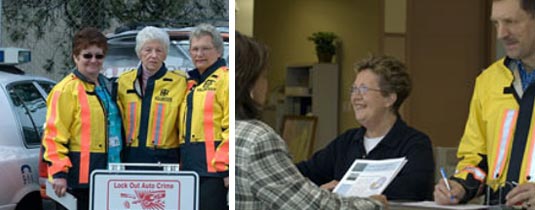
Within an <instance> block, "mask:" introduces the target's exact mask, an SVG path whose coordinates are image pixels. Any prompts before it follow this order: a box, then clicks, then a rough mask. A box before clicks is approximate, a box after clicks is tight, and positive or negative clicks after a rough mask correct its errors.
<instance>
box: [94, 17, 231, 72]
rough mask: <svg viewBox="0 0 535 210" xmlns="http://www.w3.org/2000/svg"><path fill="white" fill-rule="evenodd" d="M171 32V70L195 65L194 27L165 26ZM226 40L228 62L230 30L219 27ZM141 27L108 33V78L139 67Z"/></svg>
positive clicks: (106, 59) (190, 68) (225, 54)
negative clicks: (192, 53)
mask: <svg viewBox="0 0 535 210" xmlns="http://www.w3.org/2000/svg"><path fill="white" fill-rule="evenodd" d="M163 29H164V30H165V31H167V33H169V38H170V39H171V44H170V45H171V46H170V47H169V54H168V55H167V59H166V60H165V65H166V66H167V68H168V69H169V70H181V71H188V70H192V69H194V68H195V67H194V66H193V63H192V62H191V57H190V55H189V34H190V32H191V31H192V30H193V27H186V28H163ZM217 29H218V30H219V31H220V32H221V36H222V37H223V42H224V53H223V58H225V60H226V61H227V62H228V58H229V55H228V47H229V30H228V27H218V28H217ZM139 31H140V29H139V30H138V29H135V30H127V31H124V32H120V33H116V34H112V35H108V53H107V55H106V58H105V59H104V71H103V74H104V75H105V76H107V77H108V78H116V77H118V76H119V75H120V74H121V73H122V72H124V71H127V70H130V69H133V68H137V67H138V65H139V58H138V57H137V55H136V51H135V46H136V36H137V33H138V32H139Z"/></svg>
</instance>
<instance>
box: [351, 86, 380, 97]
mask: <svg viewBox="0 0 535 210" xmlns="http://www.w3.org/2000/svg"><path fill="white" fill-rule="evenodd" d="M370 90H373V91H377V92H382V90H381V89H376V88H369V87H368V86H365V85H361V86H358V87H355V86H351V90H350V92H351V94H352V95H353V94H357V93H358V94H361V95H365V94H366V93H367V92H368V91H370Z"/></svg>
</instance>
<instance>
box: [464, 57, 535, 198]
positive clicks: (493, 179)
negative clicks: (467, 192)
mask: <svg viewBox="0 0 535 210" xmlns="http://www.w3.org/2000/svg"><path fill="white" fill-rule="evenodd" d="M508 61H509V60H507V62H506V60H505V59H501V60H499V61H497V62H495V63H494V64H493V65H491V66H490V67H489V68H488V69H486V70H485V71H483V72H482V73H481V75H479V76H478V77H477V79H476V84H475V88H474V93H473V96H472V100H471V103H470V113H469V116H468V121H467V123H466V127H465V131H464V135H463V137H462V140H461V143H460V145H459V150H458V153H457V157H458V158H460V159H461V160H460V162H459V163H458V165H457V171H456V174H455V175H454V177H456V178H459V179H461V180H464V181H465V182H466V183H467V184H469V185H471V186H482V185H481V184H482V183H486V184H488V185H489V186H490V187H491V188H492V189H493V190H494V191H496V190H497V189H499V188H502V187H507V186H506V185H511V183H514V182H516V183H518V184H522V183H526V182H535V165H534V164H535V161H534V156H533V154H534V146H535V135H534V133H533V132H534V131H535V123H534V121H535V115H533V114H531V115H529V113H532V112H533V108H534V103H533V102H534V100H533V97H534V96H535V85H532V86H530V88H531V89H530V88H528V89H527V90H526V92H525V93H522V92H523V91H522V89H521V85H520V86H519V82H520V81H519V80H518V79H517V80H515V79H514V78H515V76H514V75H513V74H516V71H511V70H510V69H509V68H508V67H507V66H506V63H508ZM508 66H511V65H508ZM517 78H519V77H517ZM522 94H523V95H522ZM515 144H516V145H515ZM513 150H514V152H513ZM515 164H516V165H515ZM509 188H512V187H511V186H510V187H509ZM475 190H477V189H475ZM509 190H510V189H509ZM502 194H504V195H505V194H506V192H502ZM491 199H492V198H491ZM502 201H503V202H505V201H504V200H503V199H502Z"/></svg>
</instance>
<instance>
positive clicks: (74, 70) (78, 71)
mask: <svg viewBox="0 0 535 210" xmlns="http://www.w3.org/2000/svg"><path fill="white" fill-rule="evenodd" d="M72 73H73V74H74V76H76V77H78V79H80V80H82V81H83V82H85V83H89V84H92V85H95V83H94V82H92V81H89V79H87V77H86V76H85V75H83V74H82V72H80V70H78V69H77V68H74V69H73V70H72ZM98 80H99V83H101V85H104V84H103V82H105V81H104V80H107V79H106V78H105V77H104V75H102V74H100V73H99V74H98Z"/></svg>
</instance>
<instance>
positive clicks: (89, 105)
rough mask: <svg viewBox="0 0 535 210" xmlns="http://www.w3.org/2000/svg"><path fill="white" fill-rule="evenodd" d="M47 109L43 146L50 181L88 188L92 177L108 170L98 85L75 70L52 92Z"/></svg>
mask: <svg viewBox="0 0 535 210" xmlns="http://www.w3.org/2000/svg"><path fill="white" fill-rule="evenodd" d="M101 76H102V75H101ZM47 108H48V109H47V116H46V123H45V129H44V134H43V142H42V144H43V148H44V152H43V158H44V160H45V161H46V162H47V163H48V164H49V167H48V174H49V179H52V178H66V179H67V183H68V185H69V187H72V188H79V187H87V185H88V183H89V174H90V173H91V172H92V171H93V170H95V169H106V167H107V155H106V151H107V147H108V144H107V141H108V135H107V124H106V113H105V111H104V107H103V104H102V102H101V100H100V99H99V98H98V96H97V94H96V93H95V85H94V84H93V83H91V82H88V81H87V80H85V79H84V77H83V75H81V74H80V72H78V71H77V70H75V71H74V72H73V73H71V74H69V75H68V76H66V77H65V78H64V79H63V80H61V82H59V83H58V84H56V86H54V88H53V89H52V90H51V92H50V94H49V95H48V98H47Z"/></svg>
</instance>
